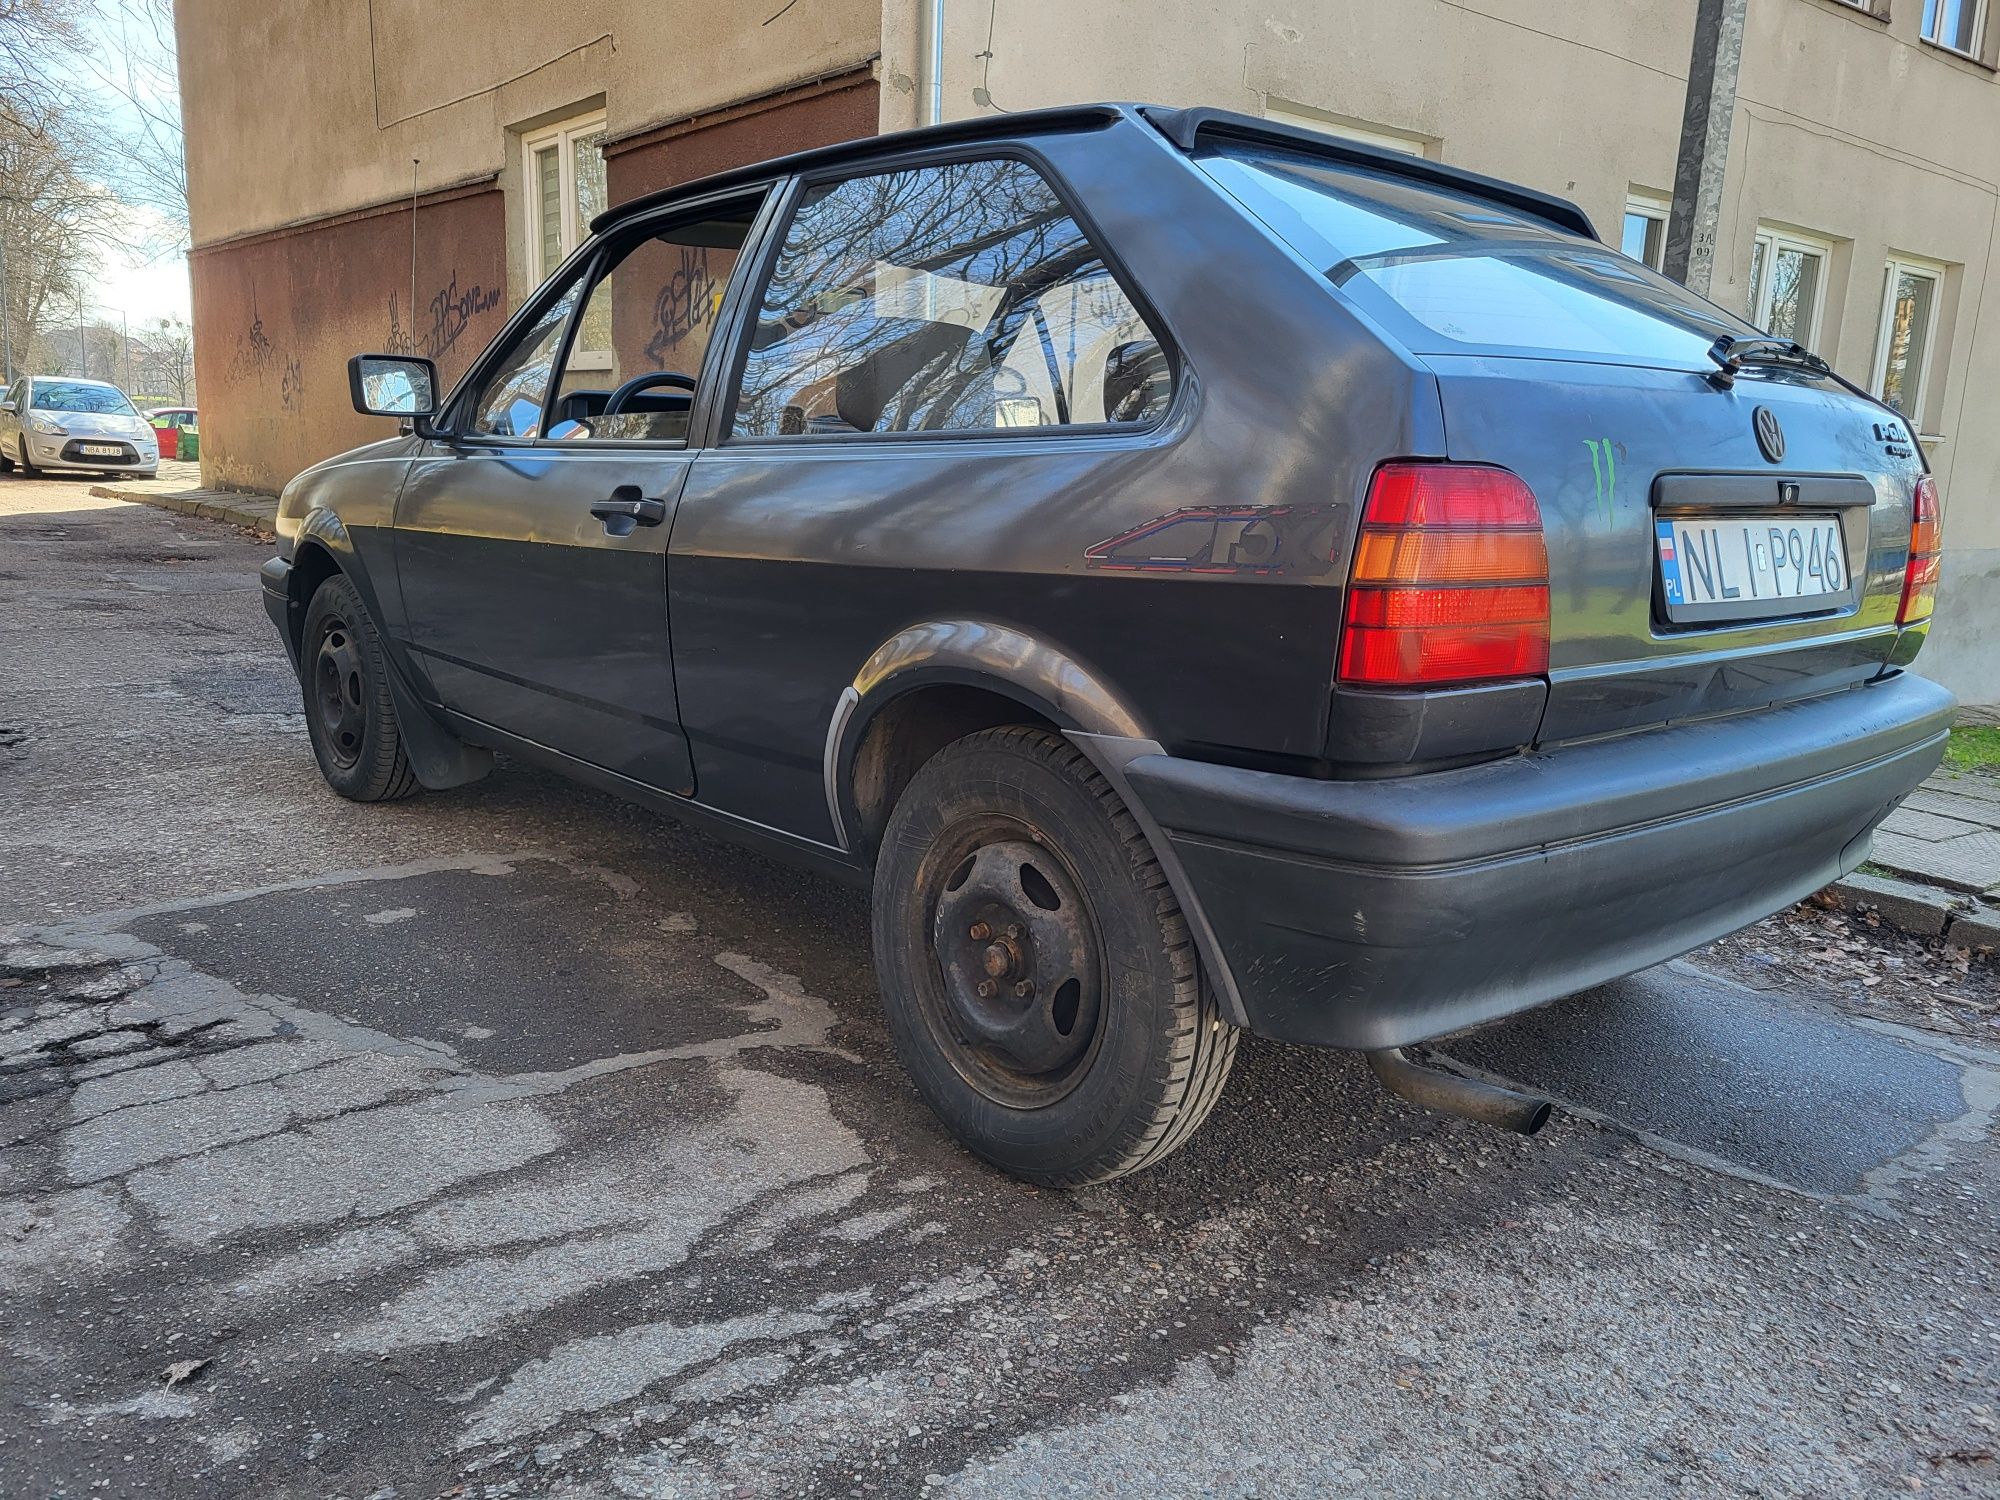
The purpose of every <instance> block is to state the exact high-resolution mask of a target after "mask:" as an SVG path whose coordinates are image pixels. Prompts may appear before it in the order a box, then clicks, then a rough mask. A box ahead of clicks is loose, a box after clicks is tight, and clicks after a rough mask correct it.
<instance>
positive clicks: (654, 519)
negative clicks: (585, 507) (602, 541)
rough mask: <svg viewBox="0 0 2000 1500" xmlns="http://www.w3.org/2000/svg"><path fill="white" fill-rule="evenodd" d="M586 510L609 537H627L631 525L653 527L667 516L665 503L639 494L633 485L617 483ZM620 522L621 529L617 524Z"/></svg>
mask: <svg viewBox="0 0 2000 1500" xmlns="http://www.w3.org/2000/svg"><path fill="white" fill-rule="evenodd" d="M590 513H591V514H592V515H593V516H596V517H597V519H598V520H600V521H602V522H603V523H604V529H605V530H606V531H608V532H610V533H611V534H612V535H613V536H630V535H631V534H632V528H633V527H634V526H657V525H659V524H660V523H661V522H662V521H664V520H666V518H667V502H666V501H664V500H655V499H653V498H651V497H650V496H647V495H642V494H640V493H639V487H638V486H637V485H635V484H621V485H619V486H618V488H617V489H615V490H613V491H612V492H611V494H610V497H609V498H607V499H604V500H593V501H592V502H591V505H590ZM620 522H623V523H624V525H623V527H622V529H621V527H620V525H619V523H620Z"/></svg>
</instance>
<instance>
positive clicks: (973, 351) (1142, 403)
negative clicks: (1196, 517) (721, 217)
mask: <svg viewBox="0 0 2000 1500" xmlns="http://www.w3.org/2000/svg"><path fill="white" fill-rule="evenodd" d="M1172 395H1173V377H1172V367H1171V365H1170V363H1169V361H1168V359H1167V356H1166V353H1165V351H1164V350H1163V349H1162V348H1161V346H1160V343H1159V340H1158V338H1157V337H1156V335H1155V334H1154V333H1153V331H1152V330H1151V329H1150V328H1148V327H1147V326H1146V322H1145V320H1144V319H1143V318H1142V317H1141V316H1140V315H1139V313H1138V310H1137V309H1136V308H1134V307H1133V305H1132V303H1131V301H1130V299H1128V298H1127V297H1126V295H1125V293H1124V291H1123V290H1122V289H1121V288H1120V287H1119V285H1118V283H1117V281H1116V280H1115V279H1114V278H1113V277H1112V275H1111V272H1110V270H1109V269H1108V268H1107V267H1106V265H1105V264H1104V260H1103V258H1102V256H1101V255H1100V254H1099V253H1098V251H1097V250H1096V248H1095V247H1094V246H1092V245H1091V243H1090V241H1089V240H1088V239H1086V238H1085V236H1084V234H1083V231H1082V230H1081V229H1080V228H1079V227H1078V226H1077V224H1076V221H1075V220H1073V219H1072V218H1070V217H1069V215H1068V214H1067V213H1065V212H1064V211H1063V207H1062V204H1061V202H1060V201H1059V200H1058V199H1057V197H1056V195H1055V192H1054V190H1053V189H1052V188H1050V186H1049V184H1048V183H1047V182H1046V181H1045V180H1044V179H1043V178H1042V176H1041V174H1040V173H1038V172H1036V171H1035V170H1034V168H1032V167H1030V166H1028V165H1027V164H1025V163H1023V162H1019V161H1012V160H988V161H965V162H951V163H947V164H944V165H941V166H935V167H921V168H917V169H914V170H911V171H903V172H886V173H880V174H877V175H874V176H869V177H855V178H850V179H848V180H847V181H844V182H837V183H830V184H826V185H823V186H820V187H815V188H813V189H811V190H809V191H808V192H807V193H806V194H805V195H804V197H803V198H801V200H800V202H799V206H798V209H797V211H796V212H795V214H794V215H793V218H792V222H791V225H790V227H789V228H788V229H787V231H786V234H785V241H784V244H783V246H782V247H781V249H780V250H779V252H778V258H777V262H776V265H775V266H774V268H773V271H772V276H771V282H770V285H769V287H768V288H767V289H766V290H765V293H764V300H763V306H762V308H761V310H760V311H759V314H758V319H757V325H756V328H755V330H754V332H753V334H752V337H751V346H750V352H749V356H748V359H747V362H746V364H745V367H744V372H743V381H742V385H741V388H740V390H739V392H738V395H737V401H736V417H735V425H734V429H733V430H734V432H735V433H736V434H737V435H738V436H745V437H774V436H782V435H792V434H802V433H834V432H992V431H994V430H996V429H1002V428H1023V427H1030V428H1032V427H1063V426H1072V425H1079V424H1086V423H1105V422H1130V423H1135V424H1137V423H1146V422H1151V421H1155V420H1157V419H1158V418H1159V417H1160V416H1161V415H1162V414H1163V413H1164V412H1165V411H1166V409H1167V404H1168V402H1169V401H1170V400H1171V398H1172Z"/></svg>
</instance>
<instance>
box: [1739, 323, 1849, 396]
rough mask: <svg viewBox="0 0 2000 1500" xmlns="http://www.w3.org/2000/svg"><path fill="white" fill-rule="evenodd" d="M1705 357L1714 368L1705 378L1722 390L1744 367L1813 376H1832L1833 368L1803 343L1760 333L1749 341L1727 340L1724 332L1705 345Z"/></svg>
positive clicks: (1746, 339) (1748, 339)
mask: <svg viewBox="0 0 2000 1500" xmlns="http://www.w3.org/2000/svg"><path fill="white" fill-rule="evenodd" d="M1708 357H1709V358H1710V359H1712V360H1714V361H1715V363H1716V366H1717V368H1716V369H1715V371H1714V372H1713V373H1712V374H1710V376H1709V377H1708V378H1709V379H1710V380H1711V381H1713V382H1714V383H1715V384H1716V385H1719V386H1721V387H1722V388H1723V389H1724V390H1727V389H1728V388H1729V387H1730V386H1732V385H1734V384H1735V383H1736V376H1737V374H1738V373H1739V372H1740V371H1741V370H1742V369H1743V367H1744V366H1746V365H1777V366H1780V367H1783V368H1786V369H1792V370H1806V371H1809V372H1811V373H1812V374H1814V375H1822V376H1831V375H1832V374H1833V366H1832V365H1829V364H1828V363H1827V362H1826V361H1825V360H1823V359H1821V358H1820V357H1819V356H1818V355H1817V354H1815V353H1813V352H1812V351H1811V350H1810V349H1808V348H1807V347H1806V346H1805V345H1804V344H1800V343H1794V342H1793V341H1792V340H1791V339H1774V338H1771V337H1768V336H1767V335H1764V334H1755V335H1753V336H1751V337H1749V338H1731V337H1730V336H1729V335H1728V334H1726V333H1725V334H1724V335H1723V336H1722V337H1721V338H1719V339H1717V340H1716V341H1715V342H1714V343H1712V344H1710V345H1709V346H1708Z"/></svg>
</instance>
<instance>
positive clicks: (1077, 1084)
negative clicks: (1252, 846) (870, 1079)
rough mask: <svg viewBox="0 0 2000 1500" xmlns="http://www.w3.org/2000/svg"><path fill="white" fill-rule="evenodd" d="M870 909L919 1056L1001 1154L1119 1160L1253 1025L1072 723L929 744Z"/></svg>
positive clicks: (950, 1117)
mask: <svg viewBox="0 0 2000 1500" xmlns="http://www.w3.org/2000/svg"><path fill="white" fill-rule="evenodd" d="M873 925H874V939H875V967H876V972H877V974H878V976H879V977H880V980H881V983H882V994H883V1000H884V1003H885V1005H886V1007H887V1011H888V1019H889V1030H890V1033H891V1035H892V1036H893V1038H894V1040H895V1044H896V1051H897V1053H898V1055H899V1056H900V1057H901V1058H902V1061H903V1066H904V1067H905V1068H906V1069H907V1070H908V1072H909V1074H910V1077H911V1078H912V1079H913V1080H914V1081H915V1083H916V1086H917V1090H918V1092H919V1093H921V1094H922V1095H923V1097H924V1100H925V1102H926V1103H928V1104H929V1105H930V1107H931V1108H932V1109H933V1110H934V1111H935V1112H936V1113H937V1116H938V1118H939V1119H941V1120H942V1121H943V1122H944V1123H945V1125H946V1126H947V1127H949V1128H950V1130H951V1131H952V1133H953V1134H955V1135H956V1136H958V1138H959V1139H960V1140H961V1141H963V1142H964V1143H965V1144H966V1145H967V1146H968V1147H970V1148H971V1149H972V1150H973V1151H974V1152H976V1153H977V1154H979V1155H980V1156H982V1157H984V1158H985V1159H986V1160H987V1161H989V1162H992V1163H993V1164H994V1165H995V1166H997V1167H999V1168H1001V1169H1002V1170H1004V1171H1007V1172H1011V1173H1012V1174H1014V1175H1015V1176H1017V1177H1022V1178H1025V1179H1027V1180H1028V1181H1030V1182H1037V1183H1043V1184H1046V1185H1049V1186H1052V1187H1077V1186H1081V1185H1083V1184H1085V1183H1091V1182H1104V1181H1107V1180H1109V1179H1111V1178H1114V1177H1121V1176H1123V1175H1125V1174H1126V1173H1128V1172H1135V1171H1138V1170H1139V1169H1141V1168H1143V1167H1148V1166H1151V1165H1152V1164H1153V1163H1155V1162H1157V1161H1159V1160H1160V1159H1161V1158H1163V1157H1165V1156H1166V1155H1168V1153H1170V1152H1172V1151H1174V1150H1176V1149H1177V1148H1179V1147H1180V1145H1181V1144H1182V1143H1183V1142H1184V1141H1186V1140H1187V1139H1188V1137H1189V1136H1191V1135H1193V1134H1194V1132H1195V1129H1196V1128H1197V1127H1198V1126H1199V1125H1200V1124H1201V1122H1202V1121H1203V1120H1204V1119H1206V1118H1207V1117H1208V1112H1209V1110H1210V1109H1212V1108H1213V1107H1214V1106H1215V1101H1216V1100H1217V1099H1218V1098H1220V1097H1221V1094H1222V1085H1223V1082H1224V1080H1225V1079H1227V1078H1228V1076H1229V1067H1230V1064H1231V1063H1232V1062H1233V1061H1234V1060H1235V1056H1236V1040H1237V1033H1236V1030H1235V1028H1234V1027H1232V1026H1231V1025H1230V1024H1229V1023H1228V1022H1227V1021H1225V1020H1224V1019H1223V1018H1222V1014H1221V1011H1220V1010H1219V1008H1218V1007H1217V1005H1216V1002H1215V999H1214V996H1213V995H1212V994H1211V993H1210V992H1209V988H1208V986H1207V984H1206V982H1205V981H1204V979H1203V977H1202V973H1201V964H1200V961H1199V959H1198V957H1197V955H1196V953H1195V948H1194V942H1193V939H1192V938H1191V937H1190V935H1189V933H1188V927H1187V921H1186V919H1185V918H1184V917H1183V916H1182V915H1181V910H1180V906H1179V903H1178V902H1176V901H1175V899H1174V895H1173V891H1172V890H1171V889H1170V888H1169V887H1168V885H1167V881H1166V877H1165V875H1164V874H1163V873H1162V872H1161V870H1160V866H1159V862H1158V861H1157V860H1156V859H1155V858H1154V857H1153V851H1152V848H1151V846H1150V845H1149V844H1148V843H1147V841H1146V836H1145V834H1144V833H1143V832H1142V831H1141V830H1140V828H1139V825H1138V824H1137V823H1136V822H1135V821H1134V820H1133V817H1132V814H1131V813H1130V812H1129V811H1128V810H1127V809H1126V807H1125V805H1124V803H1123V802H1122V801H1120V800H1119V797H1118V794H1117V793H1116V792H1115V791H1114V790H1113V789H1112V787H1111V785H1110V783H1108V782H1107V781H1106V780H1105V779H1104V778H1103V776H1101V775H1100V774H1099V773H1098V772H1097V770H1096V768H1095V767H1093V766H1092V765H1091V763H1090V762H1089V760H1088V759H1086V758H1085V757H1084V755H1083V754H1082V753H1081V752H1080V751H1078V750H1077V749H1076V747H1075V746H1073V745H1071V744H1070V743H1069V741H1067V740H1065V739H1064V738H1063V737H1062V736H1060V735H1058V734H1054V733H1051V732H1050V731H1048V730H1045V729H1039V728H1033V727H1029V726H1025V725H1017V726H1012V727H1006V728H1000V729H988V730H984V731H982V732H980V733H978V734H974V735H970V736H968V737H967V738H965V739H962V740H958V741H956V742H955V743H953V744H951V745H948V746H947V747H946V748H945V749H943V750H941V751H939V752H938V754H937V755H935V756H934V757H932V759H931V760H930V761H928V762H927V763H925V765H924V766H923V767H922V768H921V769H920V770H919V771H918V772H917V774H916V776H915V777H914V778H913V779H912V780H911V782H910V785H909V787H908V789H907V790H906V791H905V792H904V793H903V796H902V798H901V799H900V800H899V801H898V802H897V803H896V807H895V810H894V812H893V813H892V814H891V815H890V818H889V825H888V828H887V830H886V831H885V833H884V836H883V843H882V850H881V855H880V858H879V859H878V860H877V863H876V866H875V899H874V911H873ZM1023 981H1026V983H1027V986H1028V988H1027V990H1026V991H1023V990H1021V989H1020V988H1019V986H1020V984H1021V983H1022V982H1023ZM989 982H991V983H992V984H993V985H994V986H995V988H994V990H993V991H992V992H990V993H989V992H987V991H985V990H983V989H982V988H981V987H982V986H983V985H985V984H987V983H989ZM1023 995H1025V996H1026V998H1021V997H1022V996H1023ZM1065 1021H1067V1023H1068V1024H1067V1029H1065V1026H1064V1023H1065Z"/></svg>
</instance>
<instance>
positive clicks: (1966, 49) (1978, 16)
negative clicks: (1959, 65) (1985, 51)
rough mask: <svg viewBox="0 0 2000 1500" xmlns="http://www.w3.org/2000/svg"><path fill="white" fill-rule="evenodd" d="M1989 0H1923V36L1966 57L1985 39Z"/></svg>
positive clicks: (1977, 48) (1975, 52) (1977, 50)
mask: <svg viewBox="0 0 2000 1500" xmlns="http://www.w3.org/2000/svg"><path fill="white" fill-rule="evenodd" d="M1987 3H1988V0H1924V40H1925V41H1927V42H1935V43H1936V44H1937V45H1938V46H1940V47H1947V48H1949V49H1950V50H1951V51H1953V52H1962V53H1964V54H1965V55H1966V56H1967V57H1977V56H1979V49H1980V46H1981V44H1982V43H1983V42H1984V40H1985V33H1986V8H1987Z"/></svg>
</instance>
